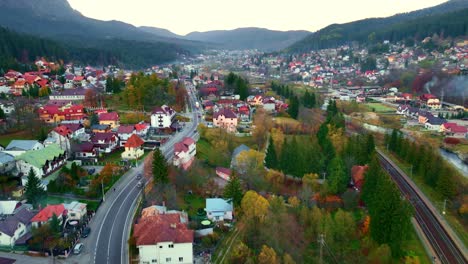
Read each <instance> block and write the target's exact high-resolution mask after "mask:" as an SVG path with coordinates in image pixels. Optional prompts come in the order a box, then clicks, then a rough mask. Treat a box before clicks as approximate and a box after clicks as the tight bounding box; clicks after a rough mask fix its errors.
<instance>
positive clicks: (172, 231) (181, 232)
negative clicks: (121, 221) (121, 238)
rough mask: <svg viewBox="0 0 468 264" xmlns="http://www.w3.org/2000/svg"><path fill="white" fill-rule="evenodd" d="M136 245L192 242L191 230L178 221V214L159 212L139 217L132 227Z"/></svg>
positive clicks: (192, 233) (192, 234)
mask: <svg viewBox="0 0 468 264" xmlns="http://www.w3.org/2000/svg"><path fill="white" fill-rule="evenodd" d="M133 236H134V237H135V240H136V244H137V246H141V245H155V244H157V243H160V242H173V243H193V236H194V232H193V230H190V229H188V228H187V226H186V225H184V224H182V223H181V222H180V216H179V214H159V215H152V216H148V217H145V218H144V219H140V221H139V223H138V224H135V226H134V229H133Z"/></svg>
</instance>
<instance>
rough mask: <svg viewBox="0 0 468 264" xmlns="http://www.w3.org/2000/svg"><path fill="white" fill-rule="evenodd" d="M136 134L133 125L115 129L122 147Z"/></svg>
mask: <svg viewBox="0 0 468 264" xmlns="http://www.w3.org/2000/svg"><path fill="white" fill-rule="evenodd" d="M135 133H136V130H135V126H133V125H122V126H119V128H118V129H117V136H118V137H119V141H120V146H121V147H123V146H124V145H125V142H127V140H128V139H129V138H130V136H132V135H133V134H135Z"/></svg>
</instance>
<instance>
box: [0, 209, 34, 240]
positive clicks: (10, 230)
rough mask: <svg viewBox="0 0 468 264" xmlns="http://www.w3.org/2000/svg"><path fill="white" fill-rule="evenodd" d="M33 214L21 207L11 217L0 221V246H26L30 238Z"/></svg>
mask: <svg viewBox="0 0 468 264" xmlns="http://www.w3.org/2000/svg"><path fill="white" fill-rule="evenodd" d="M33 216H34V213H33V212H31V211H30V210H29V209H28V208H27V207H21V208H19V210H18V211H17V212H15V213H14V214H13V215H10V216H7V217H6V218H5V219H4V220H3V221H0V246H10V247H12V246H14V245H19V244H26V241H27V240H28V239H29V238H31V234H30V233H29V231H30V227H31V225H30V221H31V219H32V218H33Z"/></svg>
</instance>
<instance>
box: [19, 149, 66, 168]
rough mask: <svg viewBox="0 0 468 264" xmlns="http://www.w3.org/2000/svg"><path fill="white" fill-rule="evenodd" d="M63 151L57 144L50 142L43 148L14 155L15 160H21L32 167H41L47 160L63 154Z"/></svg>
mask: <svg viewBox="0 0 468 264" xmlns="http://www.w3.org/2000/svg"><path fill="white" fill-rule="evenodd" d="M63 153H65V151H64V150H63V149H61V148H60V147H59V146H58V145H57V144H51V145H48V146H47V147H45V148H43V149H39V150H30V151H27V152H25V153H23V154H21V155H19V156H18V157H16V160H23V161H25V162H27V163H29V164H31V165H33V166H34V167H37V168H41V167H42V166H44V165H45V164H46V162H47V161H50V160H53V159H54V158H56V157H59V156H60V155H63Z"/></svg>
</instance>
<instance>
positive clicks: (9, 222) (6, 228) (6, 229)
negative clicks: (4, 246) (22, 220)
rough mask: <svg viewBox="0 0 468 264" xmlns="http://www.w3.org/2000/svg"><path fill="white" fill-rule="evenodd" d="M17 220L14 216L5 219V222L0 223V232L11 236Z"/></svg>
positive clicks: (16, 225) (16, 226)
mask: <svg viewBox="0 0 468 264" xmlns="http://www.w3.org/2000/svg"><path fill="white" fill-rule="evenodd" d="M18 223H19V221H18V218H15V217H14V216H9V217H7V218H6V219H5V221H1V222H0V232H2V233H4V234H6V235H8V236H13V235H14V234H15V231H16V229H17V228H18Z"/></svg>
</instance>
